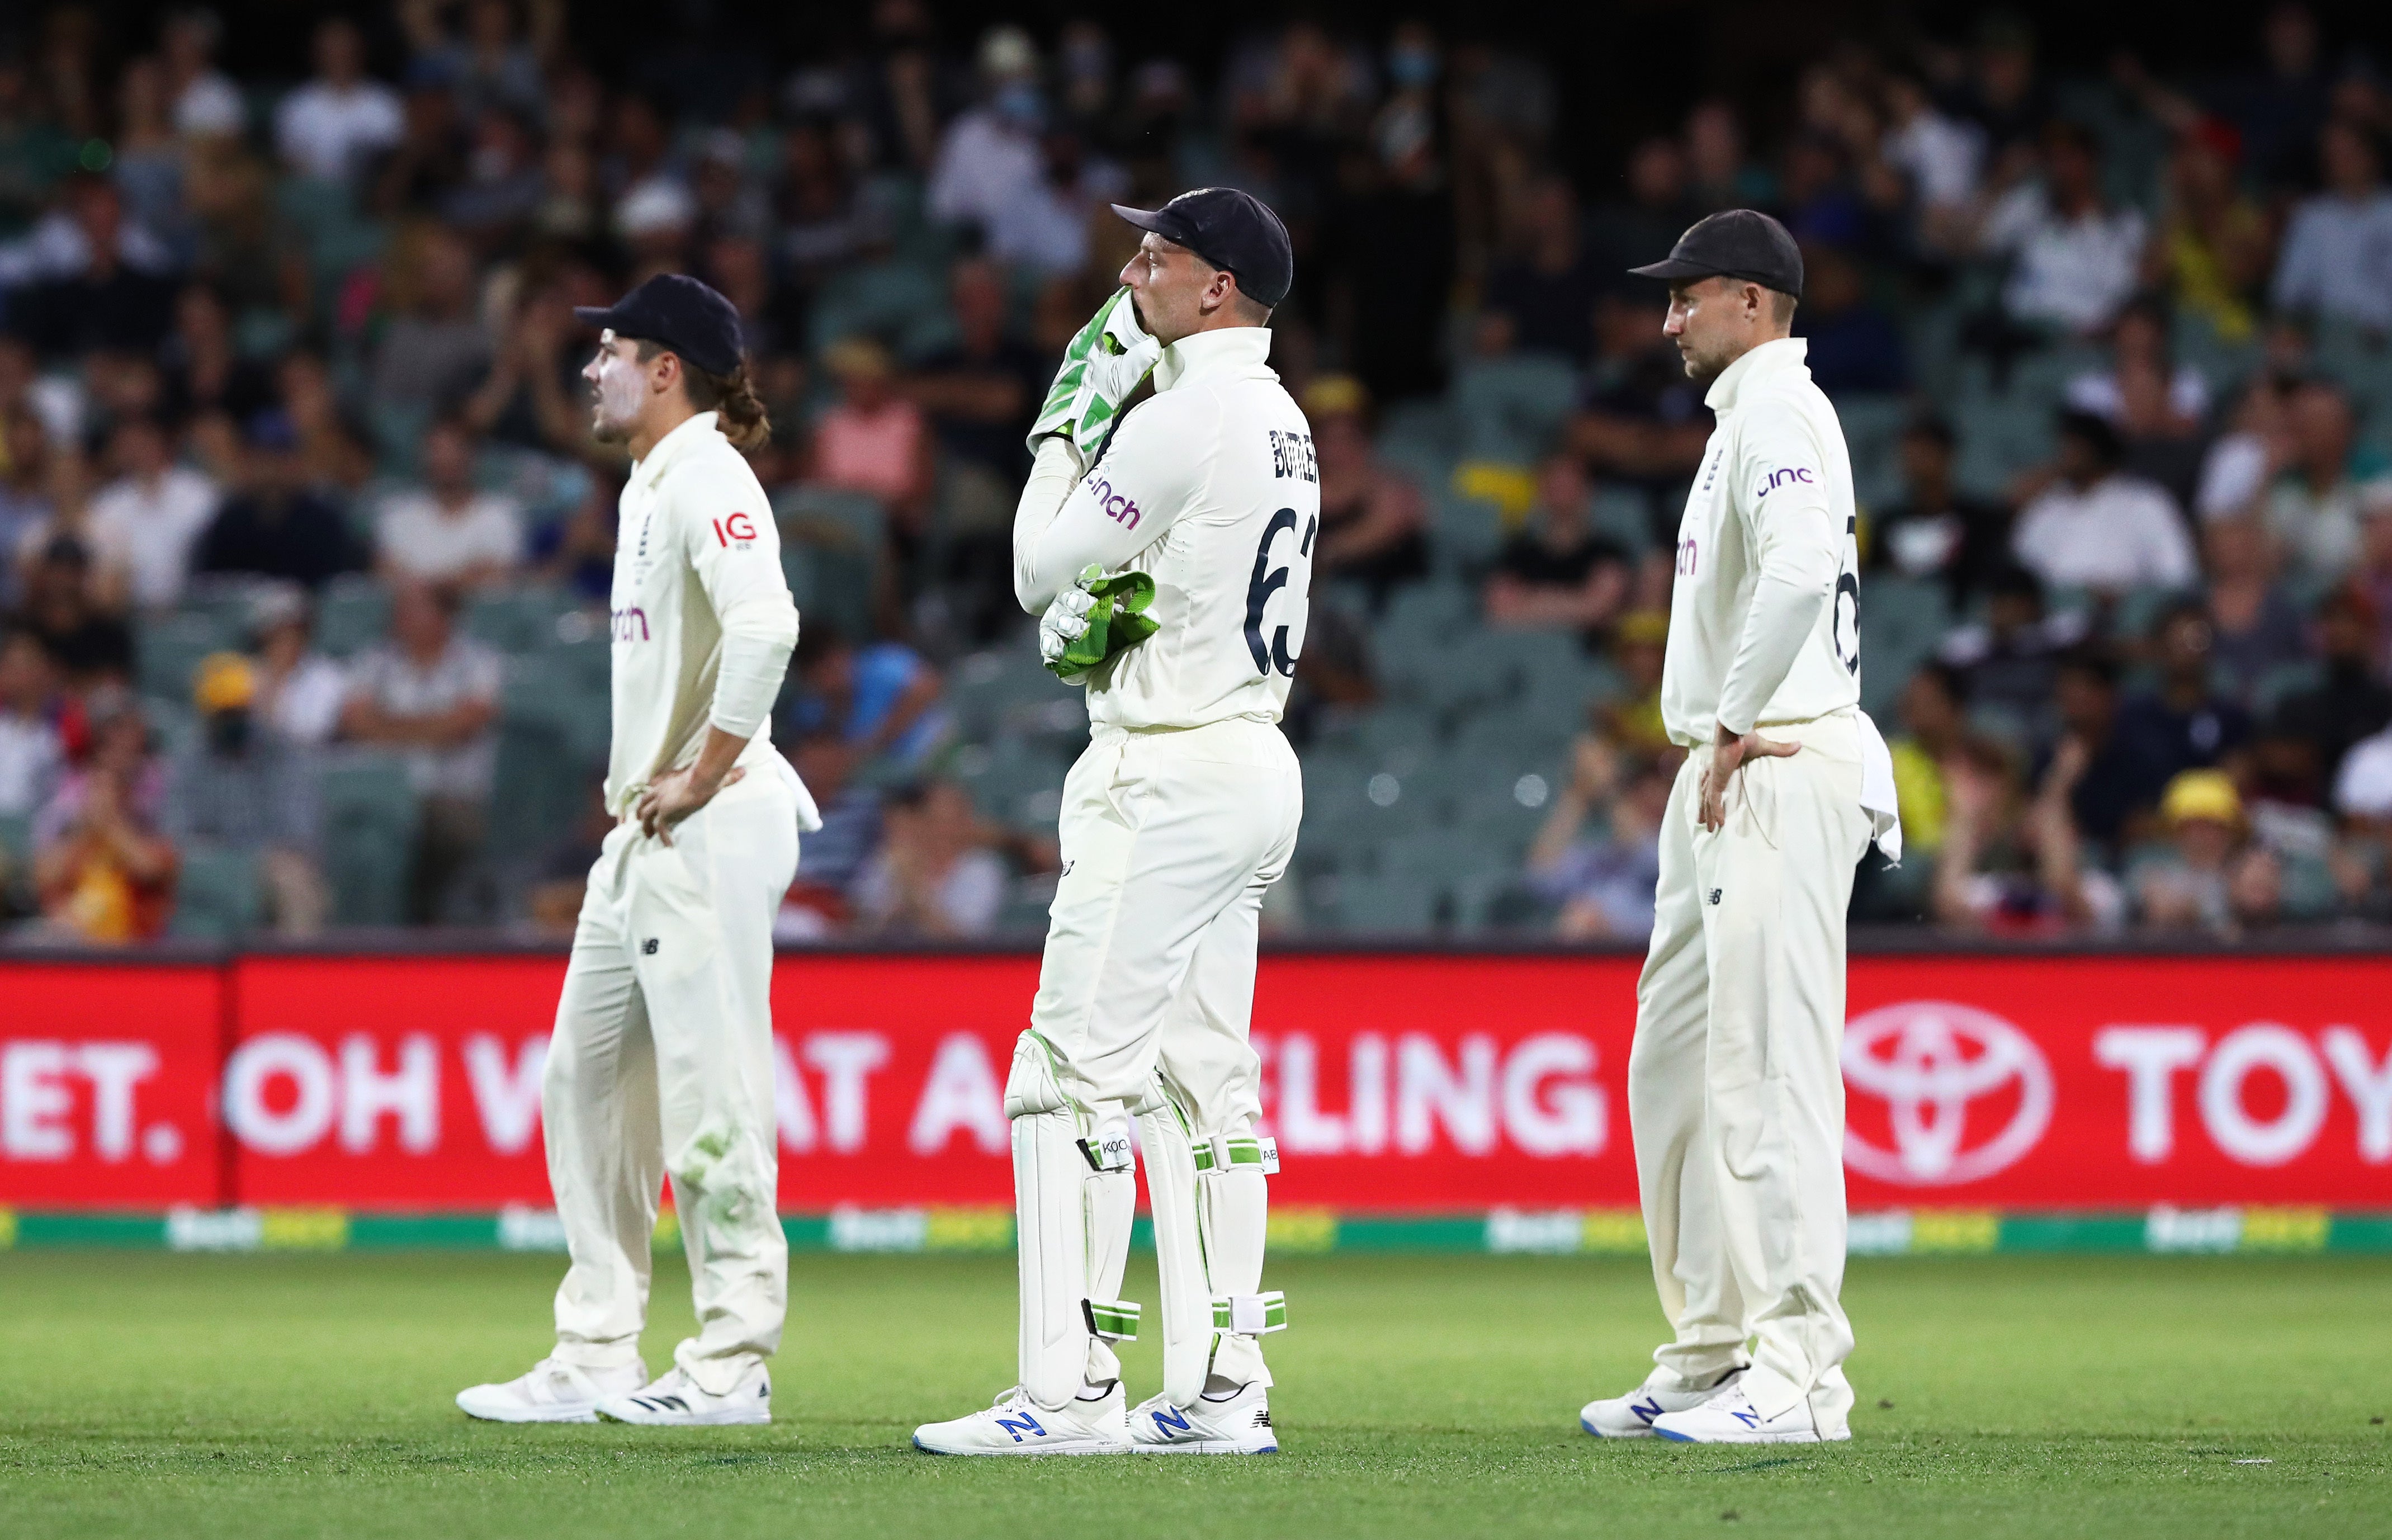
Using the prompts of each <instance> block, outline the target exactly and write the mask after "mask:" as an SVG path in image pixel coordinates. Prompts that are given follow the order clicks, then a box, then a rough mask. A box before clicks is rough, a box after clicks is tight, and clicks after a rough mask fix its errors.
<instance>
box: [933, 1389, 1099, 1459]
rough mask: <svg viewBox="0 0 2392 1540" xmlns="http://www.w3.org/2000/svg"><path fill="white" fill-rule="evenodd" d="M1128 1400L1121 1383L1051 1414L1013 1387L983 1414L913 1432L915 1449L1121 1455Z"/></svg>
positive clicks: (952, 1452)
mask: <svg viewBox="0 0 2392 1540" xmlns="http://www.w3.org/2000/svg"><path fill="white" fill-rule="evenodd" d="M1128 1403H1129V1398H1128V1397H1127V1396H1125V1395H1124V1394H1123V1393H1122V1387H1121V1381H1120V1380H1118V1379H1116V1380H1114V1381H1113V1383H1112V1388H1111V1390H1107V1391H1106V1392H1105V1393H1104V1395H1103V1396H1102V1397H1101V1398H1099V1399H1097V1400H1094V1401H1074V1402H1072V1404H1070V1405H1069V1406H1066V1407H1064V1408H1063V1409H1062V1410H1061V1411H1059V1412H1050V1411H1048V1410H1046V1408H1045V1407H1044V1406H1041V1405H1039V1404H1038V1403H1036V1402H1034V1401H1032V1400H1031V1399H1030V1398H1029V1397H1028V1396H1026V1395H1023V1394H1022V1393H1021V1387H1020V1386H1019V1385H1016V1386H1014V1387H1013V1388H1012V1389H1011V1390H1007V1391H1006V1392H1005V1393H1004V1394H1003V1395H1001V1396H999V1397H997V1398H996V1400H995V1402H994V1403H993V1404H992V1405H990V1406H989V1408H988V1409H987V1410H986V1411H984V1412H974V1413H973V1414H972V1415H971V1416H968V1417H957V1418H955V1421H953V1422H926V1423H924V1424H923V1425H922V1426H921V1427H919V1428H916V1429H914V1447H915V1448H916V1449H919V1450H921V1451H923V1452H924V1453H925V1454H930V1455H1124V1454H1127V1453H1128V1452H1129V1426H1128V1421H1127V1414H1126V1413H1125V1412H1124V1410H1123V1408H1124V1407H1125V1406H1126V1405H1127V1404H1128Z"/></svg>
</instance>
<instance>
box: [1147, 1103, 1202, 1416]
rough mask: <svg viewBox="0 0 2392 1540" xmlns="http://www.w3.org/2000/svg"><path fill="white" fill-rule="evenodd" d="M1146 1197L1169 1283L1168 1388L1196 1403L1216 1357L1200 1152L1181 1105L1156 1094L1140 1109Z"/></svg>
mask: <svg viewBox="0 0 2392 1540" xmlns="http://www.w3.org/2000/svg"><path fill="white" fill-rule="evenodd" d="M1137 1135H1138V1142H1139V1143H1140V1144H1141V1145H1143V1146H1144V1148H1145V1151H1146V1197H1147V1202H1148V1203H1149V1204H1150V1205H1151V1206H1152V1207H1153V1209H1154V1259H1155V1270H1156V1272H1157V1273H1158V1274H1159V1276H1160V1278H1161V1281H1162V1285H1163V1395H1164V1396H1165V1397H1167V1398H1168V1399H1169V1400H1170V1402H1171V1403H1172V1404H1173V1405H1174V1406H1193V1405H1194V1404H1196V1399H1197V1398H1198V1397H1199V1396H1201V1395H1202V1394H1203V1393H1204V1376H1205V1373H1206V1371H1207V1368H1208V1367H1209V1364H1210V1361H1211V1358H1212V1348H1213V1331H1212V1325H1213V1321H1212V1315H1213V1312H1212V1302H1213V1285H1212V1282H1211V1280H1210V1279H1209V1278H1208V1277H1207V1276H1206V1273H1205V1269H1204V1243H1203V1239H1202V1235H1201V1234H1200V1233H1199V1229H1198V1226H1199V1223H1200V1221H1199V1220H1198V1218H1197V1207H1196V1205H1197V1199H1196V1152H1195V1147H1194V1146H1193V1144H1191V1143H1190V1142H1189V1137H1188V1125H1187V1124H1186V1123H1185V1122H1184V1121H1183V1120H1182V1119H1181V1117H1180V1116H1179V1109H1178V1108H1177V1107H1176V1106H1174V1105H1172V1103H1170V1102H1169V1101H1168V1100H1167V1099H1165V1098H1163V1097H1162V1096H1160V1095H1156V1096H1153V1097H1150V1099H1149V1103H1148V1104H1147V1105H1145V1106H1142V1107H1140V1108H1139V1109H1138V1117H1137Z"/></svg>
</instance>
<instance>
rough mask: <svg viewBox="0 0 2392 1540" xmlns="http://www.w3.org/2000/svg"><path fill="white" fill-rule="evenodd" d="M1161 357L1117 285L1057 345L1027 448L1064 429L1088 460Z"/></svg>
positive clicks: (1092, 459)
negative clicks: (1056, 361)
mask: <svg viewBox="0 0 2392 1540" xmlns="http://www.w3.org/2000/svg"><path fill="white" fill-rule="evenodd" d="M1161 357H1163V345H1162V344H1161V343H1159V342H1157V341H1155V340H1154V339H1153V338H1152V337H1150V336H1149V335H1147V332H1146V328H1144V327H1143V326H1140V325H1139V324H1138V323H1137V307H1136V306H1135V305H1132V304H1131V303H1130V297H1129V291H1128V290H1127V289H1121V290H1117V291H1116V292H1115V293H1114V294H1113V296H1112V298H1111V299H1109V300H1107V301H1105V302H1104V304H1102V305H1100V306H1098V307H1097V313H1096V314H1095V315H1094V316H1092V317H1090V318H1089V320H1088V324H1087V325H1085V326H1083V327H1081V328H1080V334H1079V335H1078V336H1076V337H1073V338H1072V346H1069V347H1067V348H1065V349H1064V350H1063V367H1062V368H1060V369H1059V370H1057V371H1056V372H1055V383H1054V384H1053V385H1050V386H1048V387H1047V390H1046V405H1045V406H1044V407H1042V408H1040V409H1039V411H1038V420H1037V421H1036V422H1035V423H1033V424H1031V425H1030V452H1031V453H1033V454H1035V453H1037V452H1038V441H1039V440H1040V439H1042V438H1045V437H1048V436H1049V435H1051V434H1065V435H1068V436H1069V437H1071V440H1072V443H1073V444H1074V445H1075V446H1077V447H1078V449H1079V451H1080V459H1081V462H1082V463H1084V464H1085V463H1094V462H1095V460H1096V458H1097V451H1098V450H1101V449H1103V448H1104V446H1105V439H1106V438H1107V437H1110V436H1111V433H1112V431H1113V424H1114V423H1115V422H1116V421H1118V420H1119V418H1120V416H1121V409H1122V403H1123V402H1124V401H1126V400H1128V399H1129V397H1130V392H1132V391H1134V390H1136V389H1137V386H1138V382H1139V381H1141V380H1143V379H1145V378H1146V377H1147V375H1148V374H1150V372H1153V369H1154V362H1155V360H1156V359H1160V358H1161Z"/></svg>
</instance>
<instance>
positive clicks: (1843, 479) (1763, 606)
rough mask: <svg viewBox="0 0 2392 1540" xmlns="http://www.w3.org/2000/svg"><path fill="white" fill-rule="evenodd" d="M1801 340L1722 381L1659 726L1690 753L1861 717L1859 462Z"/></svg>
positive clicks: (1684, 533) (1691, 496) (1683, 568)
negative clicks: (1802, 725)
mask: <svg viewBox="0 0 2392 1540" xmlns="http://www.w3.org/2000/svg"><path fill="white" fill-rule="evenodd" d="M1807 351H1808V344H1806V343H1804V342H1803V341H1802V339H1800V338H1799V337H1785V338H1780V339H1778V340H1777V341H1774V342H1765V343H1762V344H1761V346H1758V347H1756V348H1754V349H1752V350H1751V351H1750V352H1748V353H1747V354H1745V355H1744V357H1742V358H1740V359H1736V360H1735V362H1734V363H1732V364H1730V365H1728V367H1727V368H1726V369H1725V370H1723V371H1722V372H1721V373H1720V376H1719V378H1718V379H1716V380H1714V381H1712V382H1711V387H1710V389H1709V392H1707V393H1706V394H1705V395H1704V397H1703V400H1704V403H1705V404H1706V405H1708V406H1709V408H1710V409H1711V411H1713V412H1714V413H1715V414H1716V415H1717V417H1718V425H1717V426H1715V427H1714V428H1713V429H1712V430H1711V437H1710V441H1709V443H1708V444H1706V445H1705V446H1704V448H1703V463H1702V466H1701V468H1700V469H1699V470H1697V471H1696V473H1695V481H1694V486H1693V488H1692V489H1690V490H1689V491H1688V492H1687V494H1686V512H1685V516H1684V517H1683V518H1682V519H1680V520H1679V522H1678V552H1677V557H1678V570H1677V580H1676V582H1675V585H1674V586H1673V588H1672V589H1671V591H1670V644H1669V651H1668V654H1667V658H1666V660H1665V661H1664V663H1663V665H1662V670H1661V722H1662V725H1663V726H1665V727H1666V728H1668V729H1669V733H1670V737H1671V739H1673V740H1674V741H1676V742H1679V743H1682V744H1684V745H1686V746H1687V747H1689V748H1695V747H1699V746H1701V745H1703V744H1707V743H1709V742H1710V741H1711V735H1712V732H1713V729H1714V728H1715V727H1716V726H1718V725H1719V724H1722V723H1724V724H1726V725H1727V726H1728V727H1729V728H1730V729H1732V730H1733V731H1735V732H1737V733H1747V732H1750V731H1751V730H1752V728H1753V727H1754V725H1755V724H1761V723H1772V722H1808V721H1810V720H1811V719H1813V717H1821V716H1826V715H1827V714H1828V713H1829V712H1831V711H1845V710H1848V709H1851V708H1853V707H1856V706H1858V705H1859V704H1860V698H1861V677H1860V676H1861V663H1860V580H1859V573H1860V556H1859V550H1858V547H1857V545H1856V543H1855V540H1854V534H1855V523H1854V508H1853V504H1852V458H1851V456H1850V455H1849V454H1848V453H1847V452H1846V450H1845V448H1844V434H1843V428H1842V426H1841V424H1839V423H1838V422H1837V421H1836V409H1835V408H1834V407H1833V406H1831V405H1829V404H1828V401H1827V398H1826V395H1825V394H1824V393H1823V392H1821V390H1820V389H1819V387H1818V386H1817V385H1813V384H1812V383H1811V371H1810V369H1809V367H1808V366H1806V365H1805V364H1804V363H1803V361H1802V359H1803V357H1804V355H1805V353H1806V352H1807Z"/></svg>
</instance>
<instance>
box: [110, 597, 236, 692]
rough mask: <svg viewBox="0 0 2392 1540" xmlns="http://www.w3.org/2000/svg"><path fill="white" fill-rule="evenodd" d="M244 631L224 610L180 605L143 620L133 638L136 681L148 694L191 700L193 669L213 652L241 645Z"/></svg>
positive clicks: (140, 688)
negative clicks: (215, 610)
mask: <svg viewBox="0 0 2392 1540" xmlns="http://www.w3.org/2000/svg"><path fill="white" fill-rule="evenodd" d="M241 640H242V637H241V628H240V627H239V626H237V625H234V624H231V623H229V622H228V621H227V620H225V619H224V617H223V616H222V615H220V614H216V613H214V612H211V611H209V610H201V609H179V610H176V611H174V612H172V613H170V614H165V615H156V616H151V617H150V618H149V619H147V620H142V621H141V622H140V624H139V626H138V628H137V630H136V633H135V635H134V641H133V647H134V682H135V685H136V686H137V687H138V688H139V690H140V692H141V693H142V694H143V695H145V696H152V697H155V698H158V699H161V700H175V701H189V699H190V698H191V673H192V671H193V670H195V669H197V668H198V667H199V665H200V659H202V658H205V657H207V656H208V655H209V654H210V653H212V652H224V651H227V650H232V649H238V648H239V647H240V646H241Z"/></svg>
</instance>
